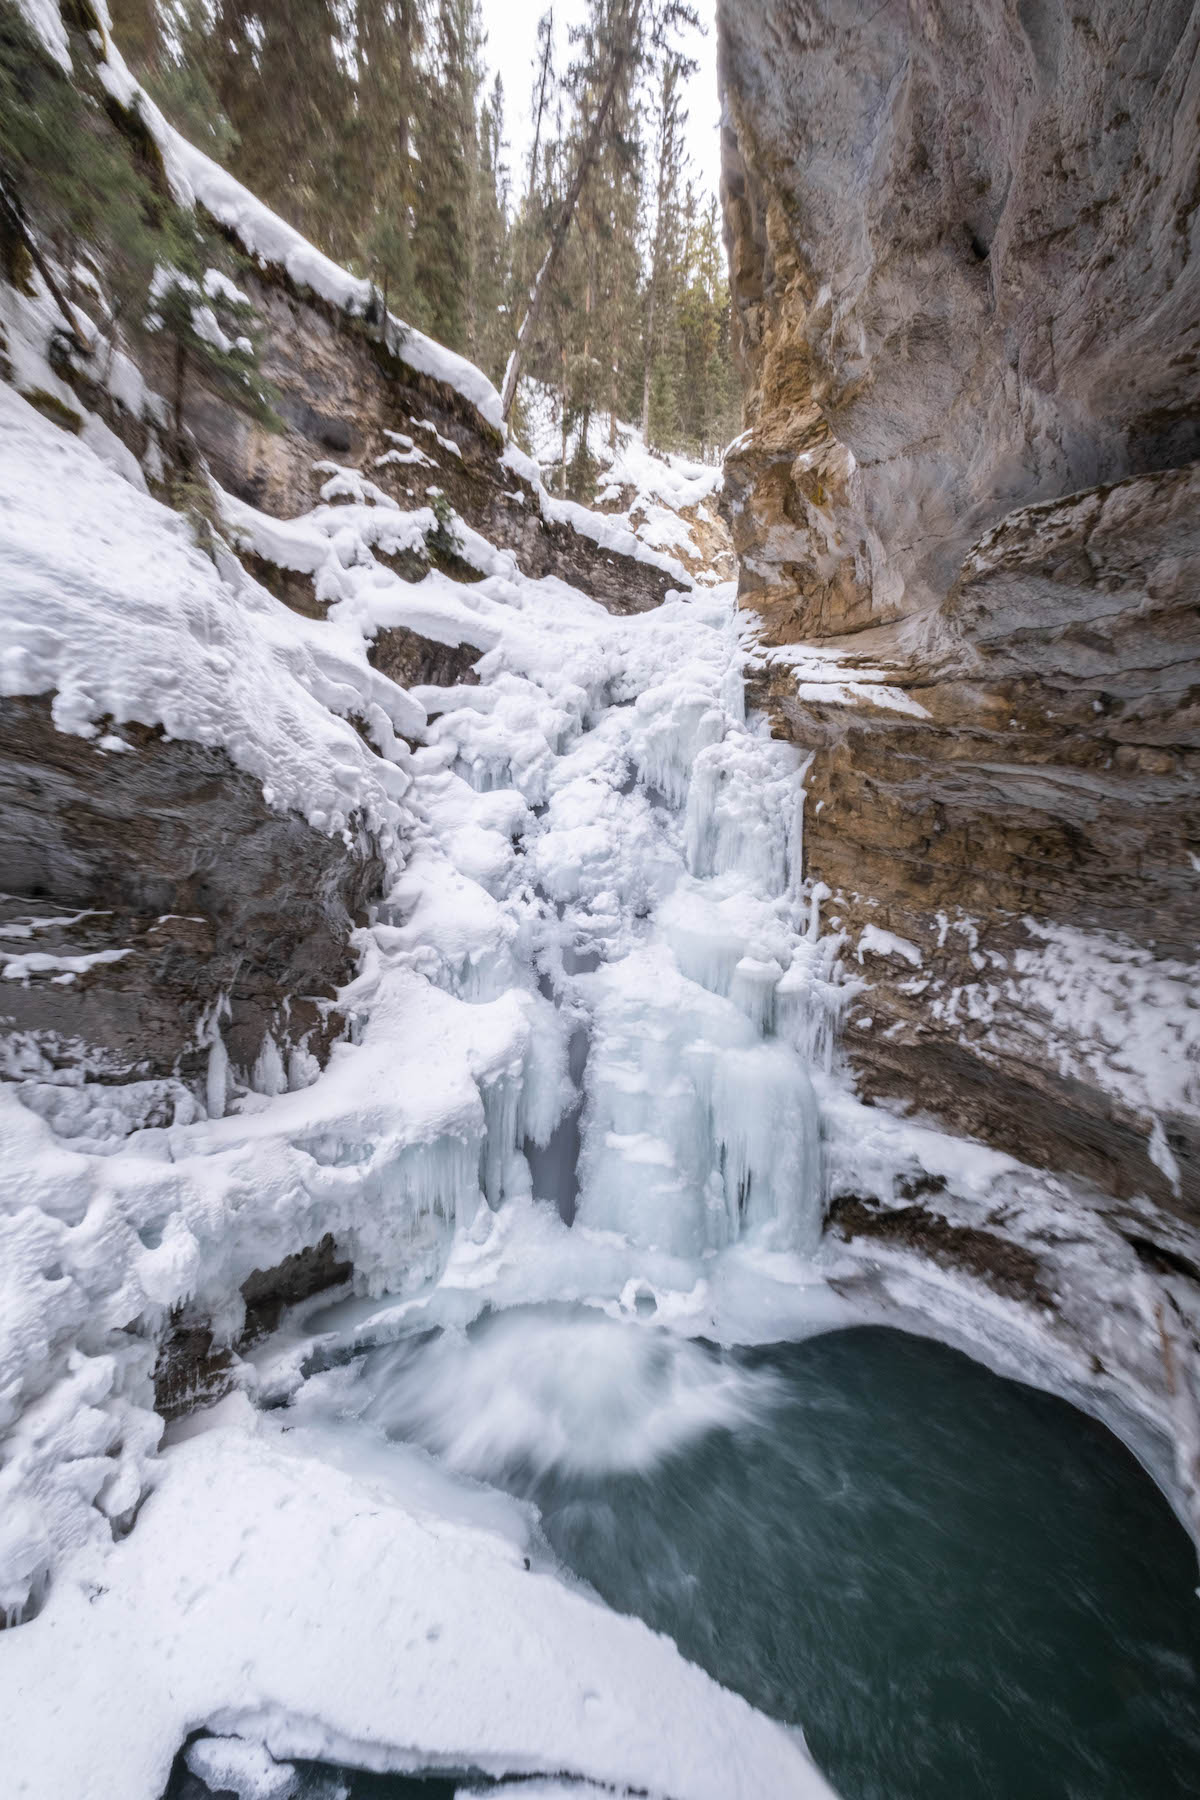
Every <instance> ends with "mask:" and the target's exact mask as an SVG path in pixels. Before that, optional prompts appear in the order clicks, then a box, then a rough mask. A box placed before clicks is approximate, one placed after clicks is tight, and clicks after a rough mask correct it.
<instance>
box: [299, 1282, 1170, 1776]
mask: <svg viewBox="0 0 1200 1800" xmlns="http://www.w3.org/2000/svg"><path fill="white" fill-rule="evenodd" d="M337 1373H338V1375H339V1377H340V1378H341V1386H340V1388H339V1389H338V1392H339V1395H340V1399H339V1405H340V1406H342V1407H343V1408H344V1409H345V1410H347V1411H349V1412H351V1413H353V1414H355V1415H356V1416H357V1417H358V1418H359V1419H360V1420H366V1421H369V1422H370V1423H372V1424H373V1425H374V1426H376V1427H381V1428H382V1429H383V1430H384V1431H385V1432H386V1434H387V1435H388V1436H390V1437H392V1438H396V1439H404V1440H407V1441H415V1442H417V1443H419V1444H422V1445H423V1446H424V1447H425V1448H427V1449H428V1450H430V1451H431V1452H433V1453H434V1455H435V1456H436V1457H437V1458H438V1459H439V1460H440V1461H441V1462H442V1463H444V1464H445V1465H446V1466H448V1467H449V1468H450V1469H452V1470H454V1471H456V1472H458V1473H459V1474H462V1475H466V1476H469V1477H472V1478H473V1479H474V1480H476V1481H484V1482H488V1483H491V1484H494V1485H496V1486H499V1487H502V1488H505V1489H507V1490H508V1491H509V1492H510V1493H512V1494H515V1495H518V1496H520V1497H521V1498H523V1499H527V1500H532V1501H533V1502H534V1503H535V1504H536V1506H537V1508H538V1509H539V1511H540V1514H541V1519H542V1525H543V1530H544V1532H545V1535H546V1537H547V1539H548V1540H549V1542H550V1544H551V1546H552V1547H553V1550H554V1551H555V1553H556V1554H557V1556H558V1557H559V1558H560V1559H561V1562H562V1563H563V1564H565V1565H566V1567H567V1568H568V1569H570V1570H572V1571H574V1573H575V1574H576V1575H577V1576H579V1577H581V1578H583V1579H584V1580H585V1581H586V1582H588V1583H589V1584H590V1585H591V1586H592V1587H593V1588H594V1589H595V1590H596V1591H597V1592H598V1593H599V1594H600V1595H601V1596H602V1597H603V1599H604V1600H605V1601H607V1602H608V1603H609V1604H610V1605H611V1606H613V1607H616V1608H617V1609H618V1610H620V1611H622V1612H627V1613H633V1614H637V1615H639V1616H640V1617H641V1618H643V1619H644V1620H646V1621H647V1622H648V1623H649V1624H650V1625H652V1626H654V1627H655V1628H657V1629H659V1630H662V1631H665V1632H667V1633H669V1634H670V1636H671V1637H672V1638H674V1640H675V1641H676V1643H677V1644H678V1645H679V1647H680V1649H681V1650H682V1651H683V1653H684V1654H685V1655H686V1656H688V1657H689V1658H691V1659H692V1660H694V1661H695V1662H698V1663H700V1664H701V1665H702V1666H703V1667H704V1668H706V1669H707V1670H709V1672H710V1673H711V1674H713V1675H714V1676H715V1677H717V1679H718V1680H720V1681H721V1682H723V1683H724V1684H725V1685H727V1686H729V1687H731V1688H734V1689H736V1690H738V1691H739V1692H740V1693H742V1694H744V1695H745V1696H746V1697H747V1699H749V1700H750V1701H752V1702H753V1703H754V1704H755V1705H756V1706H758V1707H761V1708H763V1709H764V1710H765V1711H767V1712H768V1713H770V1714H772V1715H774V1716H775V1717H776V1718H779V1719H782V1720H785V1721H788V1722H790V1723H794V1724H797V1725H801V1726H802V1727H803V1728H804V1731H805V1733H806V1735H807V1738H808V1742H809V1745H810V1747H811V1749H812V1751H813V1753H814V1755H815V1756H816V1758H817V1761H818V1762H819V1764H820V1765H821V1766H822V1768H823V1769H824V1770H825V1772H826V1773H827V1774H828V1775H829V1777H830V1778H831V1780H832V1781H833V1783H834V1785H835V1786H836V1787H837V1788H838V1790H839V1792H840V1793H841V1794H843V1795H844V1796H845V1797H846V1800H977V1797H979V1796H997V1797H1003V1800H1017V1797H1020V1800H1027V1797H1028V1800H1034V1797H1036V1800H1068V1797H1069V1800H1107V1797H1109V1796H1111V1797H1112V1800H1118V1797H1119V1800H1172V1797H1173V1796H1176V1795H1178V1796H1184V1795H1194V1794H1196V1793H1197V1792H1200V1599H1197V1597H1196V1593H1195V1585H1196V1566H1195V1556H1194V1552H1193V1550H1192V1547H1191V1545H1190V1543H1189V1541H1188V1539H1187V1537H1186V1535H1185V1533H1184V1532H1183V1531H1182V1529H1181V1528H1180V1526H1179V1525H1178V1523H1177V1522H1176V1520H1175V1519H1174V1517H1173V1515H1172V1514H1171V1512H1170V1510H1169V1508H1168V1507H1167V1505H1166V1502H1165V1501H1164V1500H1163V1498H1162V1496H1161V1495H1160V1493H1159V1492H1158V1490H1157V1488H1156V1487H1155V1486H1154V1485H1153V1483H1152V1482H1151V1481H1150V1479H1149V1478H1148V1477H1147V1475H1146V1474H1145V1473H1144V1471H1143V1470H1142V1469H1141V1468H1140V1467H1139V1465H1138V1464H1137V1463H1136V1461H1135V1460H1134V1458H1133V1457H1132V1456H1131V1455H1130V1454H1129V1453H1128V1452H1127V1451H1126V1450H1125V1449H1124V1447H1123V1446H1122V1445H1121V1444H1120V1443H1119V1442H1118V1441H1117V1440H1116V1439H1115V1438H1114V1437H1113V1436H1112V1435H1111V1433H1110V1432H1108V1431H1107V1430H1106V1429H1105V1428H1104V1427H1103V1426H1101V1425H1099V1424H1098V1423H1096V1422H1095V1421H1093V1420H1092V1419H1090V1418H1088V1417H1087V1416H1085V1415H1084V1414H1082V1413H1080V1412H1078V1411H1076V1410H1075V1409H1073V1408H1072V1407H1070V1406H1068V1405H1067V1404H1066V1403H1065V1402H1062V1401H1060V1400H1057V1399H1055V1398H1052V1397H1051V1396H1049V1395H1046V1394H1044V1393H1040V1392H1037V1391H1035V1390H1033V1389H1031V1388H1027V1387H1024V1386H1022V1385H1020V1384H1019V1383H1016V1382H1013V1381H1009V1380H1004V1379H1001V1378H1000V1377H998V1376H996V1375H993V1374H991V1373H990V1372H988V1371H987V1370H986V1369H983V1368H981V1367H980V1366H979V1365H977V1364H975V1363H973V1362H971V1361H970V1360H969V1359H968V1358H967V1357H965V1356H962V1355H961V1354H959V1353H958V1352H956V1351H954V1350H950V1349H947V1348H946V1347H944V1346H942V1345H939V1344H936V1343H933V1342H930V1341H927V1340H925V1339H921V1338H915V1337H909V1336H906V1335H904V1334H901V1333H899V1332H896V1331H894V1330H888V1329H883V1328H880V1327H874V1326H871V1327H860V1328H855V1329H851V1330H847V1331H842V1332H839V1333H835V1334H831V1335H825V1336H821V1337H817V1338H812V1339H809V1340H808V1341H806V1342H804V1343H799V1344H788V1345H777V1346H773V1347H771V1348H767V1349H757V1350H747V1351H738V1352H731V1351H720V1350H717V1349H714V1348H712V1347H710V1346H707V1345H704V1344H701V1343H697V1342H690V1341H686V1340H681V1339H679V1338H677V1337H675V1336H673V1335H671V1334H669V1333H666V1332H663V1331H661V1330H659V1329H657V1328H654V1327H652V1326H639V1325H635V1324H619V1323H616V1322H613V1321H610V1320H608V1319H607V1318H605V1317H604V1316H603V1315H601V1314H598V1313H589V1312H587V1311H585V1310H582V1309H567V1308H527V1309H518V1310H515V1311H510V1312H505V1313H499V1314H492V1315H486V1316H485V1317H484V1318H483V1319H481V1320H480V1321H478V1322H477V1323H476V1325H474V1326H473V1327H471V1329H470V1330H469V1331H467V1332H458V1331H455V1332H442V1333H434V1334H424V1335H422V1336H421V1337H419V1338H413V1339H409V1340H406V1341H402V1342H401V1343H399V1344H396V1345H392V1346H390V1347H389V1348H387V1349H384V1350H377V1351H374V1352H373V1353H371V1354H370V1355H368V1356H367V1357H366V1358H364V1359H362V1360H361V1361H359V1362H358V1363H356V1364H355V1365H354V1367H353V1370H352V1371H348V1370H341V1371H338V1372H337ZM322 1379H325V1378H324V1377H321V1376H317V1377H314V1381H313V1382H310V1383H309V1384H307V1385H308V1386H310V1387H312V1386H313V1385H314V1384H315V1383H319V1382H320V1381H321V1380H322Z"/></svg>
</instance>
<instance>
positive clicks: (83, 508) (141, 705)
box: [0, 387, 424, 858]
mask: <svg viewBox="0 0 1200 1800" xmlns="http://www.w3.org/2000/svg"><path fill="white" fill-rule="evenodd" d="M0 438H2V442H3V471H4V475H3V481H4V486H3V492H4V499H3V503H2V505H0V558H2V559H3V563H4V567H5V569H6V592H7V606H6V611H5V616H4V619H3V621H2V622H0V693H3V694H5V695H18V694H47V695H50V694H52V695H53V702H52V713H53V718H54V722H55V724H56V725H57V726H58V728H59V730H60V731H68V732H70V733H72V734H73V735H75V736H78V737H82V738H92V739H94V738H96V737H98V736H99V735H100V732H99V723H100V721H101V720H104V719H112V720H114V721H116V722H117V723H121V722H123V721H126V720H137V721H139V722H140V723H142V724H145V725H161V726H162V727H163V729H164V731H165V733H166V734H167V736H169V737H177V738H186V739H190V740H191V741H193V742H196V743H202V744H211V745H216V746H219V747H220V748H222V749H224V750H225V751H226V752H227V753H228V755H229V756H230V758H231V760H232V761H233V763H234V764H235V765H236V766H237V767H239V768H241V769H244V770H245V771H246V773H248V774H250V775H252V776H254V777H255V778H256V780H258V781H259V782H261V784H262V787H263V791H264V794H265V795H266V797H267V799H268V800H269V802H270V803H271V804H273V805H276V806H278V807H279V808H280V809H281V810H295V811H297V812H299V813H301V814H302V815H303V816H304V817H305V818H306V819H308V821H309V823H310V824H312V825H313V826H314V827H315V828H316V829H317V830H319V831H323V832H327V833H330V834H339V835H346V836H349V835H350V834H352V833H353V832H355V831H358V830H361V829H362V827H363V826H365V827H366V828H367V829H368V830H369V831H370V832H371V833H372V834H373V835H374V836H375V837H376V839H377V841H378V842H379V844H380V845H381V847H383V848H384V850H385V853H390V854H391V855H392V856H393V857H395V858H398V856H399V850H398V842H397V840H398V832H399V828H400V824H401V818H402V804H403V800H404V796H405V794H406V793H407V791H408V787H409V783H410V778H409V775H408V774H407V772H406V769H405V766H404V765H405V763H406V761H407V751H406V750H405V748H404V746H403V745H402V744H400V743H398V740H397V734H398V733H401V732H406V731H409V732H410V731H412V730H414V729H415V728H417V727H419V725H420V724H421V722H422V720H423V716H424V715H423V714H422V713H421V711H420V709H419V708H418V707H417V706H415V705H414V703H413V702H412V700H410V699H409V698H408V697H407V696H406V695H405V694H403V693H402V692H401V691H400V690H399V689H397V688H396V687H395V686H394V684H392V683H390V682H387V681H385V680H384V679H383V678H382V677H380V676H378V675H377V674H376V673H375V671H374V670H372V669H371V667H370V665H369V663H368V662H367V659H366V656H365V653H364V651H363V649H362V646H361V642H359V643H358V644H357V645H352V644H351V643H350V642H349V640H348V639H345V640H343V641H338V639H337V638H336V637H334V638H333V641H332V642H330V641H329V637H326V638H322V637H321V636H320V635H319V634H318V633H316V632H314V631H312V630H311V629H310V628H309V625H308V622H307V621H304V620H301V619H299V618H297V616H296V615H295V614H294V613H291V612H289V610H288V609H287V608H286V607H285V606H283V605H282V603H281V602H279V601H278V600H275V599H274V598H273V597H272V596H271V595H270V594H268V593H266V591H265V590H264V589H262V588H260V587H258V586H257V585H256V584H255V583H253V582H252V581H250V579H249V578H248V577H246V576H245V575H244V574H243V573H242V572H241V571H240V569H237V570H236V575H232V576H231V581H232V582H234V583H236V585H232V584H231V583H227V582H225V581H223V580H222V579H221V575H220V573H219V571H218V569H217V568H216V567H215V566H214V564H213V563H212V562H210V561H209V559H208V558H207V557H206V556H204V554H203V553H202V552H201V551H200V550H199V549H198V548H197V546H196V545H195V544H194V543H193V542H192V541H191V538H190V533H189V529H188V526H187V524H186V522H185V521H184V520H183V519H181V518H180V517H179V516H178V514H175V513H172V512H170V511H169V510H168V509H167V508H166V507H164V506H161V505H159V503H158V502H157V501H155V500H152V499H151V498H150V497H149V496H148V495H146V494H142V493H138V492H137V491H135V489H134V488H132V487H131V486H130V484H129V483H128V482H126V481H124V480H122V479H121V478H120V476H118V475H117V474H115V473H114V472H112V471H111V470H109V469H108V468H106V467H104V466H103V465H102V464H101V463H100V461H99V460H98V459H97V457H96V456H95V455H94V453H93V452H92V451H91V449H90V447H89V446H88V445H86V444H84V443H81V442H80V441H79V440H78V439H76V438H73V437H71V436H70V435H69V434H67V433H64V432H62V431H60V430H58V429H56V428H55V427H54V426H53V425H51V424H50V423H49V422H48V421H47V420H45V419H43V418H42V417H41V416H40V414H38V413H37V412H35V411H34V409H33V408H32V407H30V406H29V405H27V404H26V402H25V401H23V400H22V399H21V398H20V397H19V396H18V395H17V394H15V393H14V392H13V391H12V389H10V388H7V387H0ZM66 519H69V520H70V530H69V531H64V530H63V529H62V522H63V521H64V520H66ZM235 567H236V565H235ZM329 636H330V637H332V636H333V634H329ZM131 644H136V654H135V655H131V654H130V648H131ZM338 711H342V712H344V713H345V714H347V715H350V714H354V713H362V714H363V715H364V716H365V717H367V718H368V720H369V721H370V722H371V723H372V725H373V727H374V729H375V730H376V732H377V735H378V737H379V739H380V740H381V742H382V744H383V745H385V746H386V747H387V749H388V750H389V752H390V756H391V759H390V760H386V761H385V760H383V759H382V758H380V757H376V756H372V755H371V753H370V752H369V751H368V750H367V749H366V747H365V746H364V745H363V743H362V741H361V739H360V738H359V736H358V734H357V732H356V731H355V730H354V729H353V727H352V726H351V725H350V724H348V723H347V722H346V719H345V718H340V717H337V716H336V714H337V712H338ZM97 753H98V754H102V752H99V751H98V752H97Z"/></svg>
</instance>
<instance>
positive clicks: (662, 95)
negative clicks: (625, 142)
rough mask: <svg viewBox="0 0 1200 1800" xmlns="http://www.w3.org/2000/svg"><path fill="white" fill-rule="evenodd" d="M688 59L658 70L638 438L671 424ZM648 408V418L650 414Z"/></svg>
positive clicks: (668, 430)
mask: <svg viewBox="0 0 1200 1800" xmlns="http://www.w3.org/2000/svg"><path fill="white" fill-rule="evenodd" d="M694 67H695V65H694V64H692V63H688V62H687V61H686V60H685V59H684V58H683V57H681V56H679V55H677V54H675V53H673V52H672V53H669V54H668V55H666V56H664V58H663V60H662V64H661V68H660V74H659V93H658V100H657V111H656V120H657V130H656V133H655V192H654V208H653V213H652V216H651V221H650V249H649V261H650V267H649V276H648V280H647V283H646V329H645V338H644V342H643V346H642V370H643V373H642V440H643V442H644V443H646V444H649V443H650V434H651V425H652V424H653V427H654V434H655V441H656V442H658V443H660V444H661V443H666V442H668V441H669V440H670V439H671V438H672V437H673V436H674V435H675V434H676V428H677V420H676V412H677V406H678V377H679V373H680V370H679V360H680V359H679V337H678V331H677V329H676V326H677V317H676V307H675V305H674V304H672V303H671V302H673V300H674V298H675V292H676V289H677V286H678V280H679V274H680V269H681V265H682V259H683V242H682V237H683V222H682V214H681V207H680V182H681V180H682V176H683V165H684V157H685V152H684V148H683V127H684V125H685V124H686V123H687V111H686V109H685V107H684V105H683V96H682V90H681V85H680V84H681V81H682V79H683V77H684V76H685V75H686V74H688V73H689V72H690V71H691V69H693V68H694ZM652 411H653V415H654V416H653V418H652V416H651V414H652Z"/></svg>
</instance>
